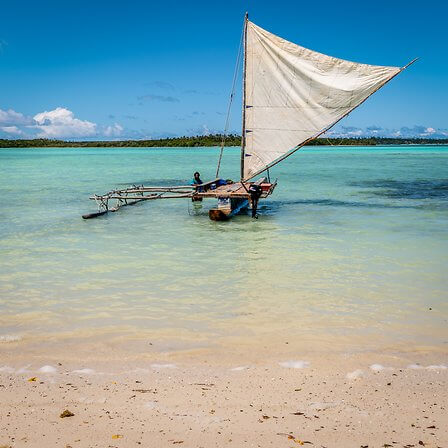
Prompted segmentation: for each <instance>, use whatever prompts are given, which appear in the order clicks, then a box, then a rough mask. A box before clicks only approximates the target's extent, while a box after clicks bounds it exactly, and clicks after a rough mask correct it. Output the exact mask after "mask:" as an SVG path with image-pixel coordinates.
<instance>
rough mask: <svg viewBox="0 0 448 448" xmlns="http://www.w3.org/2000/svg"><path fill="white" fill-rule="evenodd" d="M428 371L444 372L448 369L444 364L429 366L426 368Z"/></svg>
mask: <svg viewBox="0 0 448 448" xmlns="http://www.w3.org/2000/svg"><path fill="white" fill-rule="evenodd" d="M426 368H427V369H428V370H446V369H448V367H447V366H445V365H444V364H440V365H431V366H428V367H426Z"/></svg>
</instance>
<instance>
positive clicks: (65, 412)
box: [59, 409, 75, 418]
mask: <svg viewBox="0 0 448 448" xmlns="http://www.w3.org/2000/svg"><path fill="white" fill-rule="evenodd" d="M74 415H75V414H73V412H71V411H69V410H68V409H66V410H65V411H64V412H62V414H61V415H60V416H59V417H60V418H65V417H73V416H74Z"/></svg>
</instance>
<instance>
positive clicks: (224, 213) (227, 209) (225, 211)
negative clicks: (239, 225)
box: [208, 198, 249, 221]
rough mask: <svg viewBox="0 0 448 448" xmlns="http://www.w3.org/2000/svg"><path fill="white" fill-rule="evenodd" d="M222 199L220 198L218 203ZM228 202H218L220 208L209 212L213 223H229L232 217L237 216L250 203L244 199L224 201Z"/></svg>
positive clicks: (226, 199)
mask: <svg viewBox="0 0 448 448" xmlns="http://www.w3.org/2000/svg"><path fill="white" fill-rule="evenodd" d="M220 200H222V198H218V201H220ZM224 200H225V201H226V202H224V204H220V202H218V208H212V209H211V210H209V212H208V216H209V218H210V219H211V220H212V221H227V220H228V219H230V218H231V217H232V216H235V215H237V214H238V213H240V212H242V211H243V210H245V209H246V208H247V207H248V206H249V201H248V200H247V199H243V198H234V199H229V198H225V199H224Z"/></svg>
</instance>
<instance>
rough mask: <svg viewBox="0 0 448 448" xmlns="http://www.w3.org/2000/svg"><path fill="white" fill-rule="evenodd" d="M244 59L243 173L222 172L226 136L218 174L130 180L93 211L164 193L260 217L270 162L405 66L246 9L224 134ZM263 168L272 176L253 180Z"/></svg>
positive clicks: (219, 215) (215, 216)
mask: <svg viewBox="0 0 448 448" xmlns="http://www.w3.org/2000/svg"><path fill="white" fill-rule="evenodd" d="M241 61H243V76H242V78H243V82H242V84H243V86H242V90H243V109H242V138H241V167H240V168H241V178H240V179H241V180H240V181H239V182H236V183H233V182H229V181H224V180H222V179H220V178H219V169H220V165H221V158H222V155H223V149H224V146H225V137H224V138H223V141H222V144H221V151H220V154H219V160H218V167H217V170H216V179H215V180H212V181H210V182H207V183H203V184H200V185H178V186H171V187H154V186H144V185H141V186H136V185H134V186H131V187H129V188H125V189H121V190H112V191H109V192H108V193H106V194H102V195H93V196H91V197H90V199H92V200H94V201H95V202H96V203H97V206H98V211H97V212H95V213H88V214H85V215H83V218H84V219H90V218H96V217H98V216H102V215H105V214H106V213H109V212H116V211H117V210H119V209H121V208H122V207H124V206H128V205H134V204H137V203H139V202H142V201H151V200H159V199H189V200H192V201H202V200H203V199H209V198H213V199H217V200H218V206H217V207H216V208H214V209H211V210H209V217H210V219H212V220H216V221H220V220H226V219H229V218H231V217H232V216H234V215H236V214H237V213H240V212H241V211H243V210H246V209H247V208H252V217H254V218H255V217H257V205H258V200H259V199H264V198H266V197H268V196H269V195H271V194H272V192H273V191H274V189H275V187H276V185H277V181H275V182H272V183H271V182H270V177H269V169H270V168H271V167H273V166H274V165H276V164H277V163H279V162H281V161H283V160H285V159H286V158H287V157H289V156H290V155H292V154H294V153H295V152H296V151H298V150H299V149H300V148H302V147H303V146H304V145H306V144H307V143H308V142H310V141H311V140H314V139H315V138H317V137H319V136H320V135H322V134H323V133H325V132H327V131H328V130H329V129H331V128H332V127H333V126H334V125H335V124H336V123H338V122H339V121H340V120H342V119H343V118H344V117H346V116H347V115H348V114H349V113H350V112H352V111H353V110H354V109H356V108H357V107H358V106H360V105H361V104H362V103H363V102H364V101H366V99H367V98H369V97H370V96H371V95H373V94H374V93H375V92H376V91H377V90H379V89H380V88H381V87H383V86H384V85H385V84H386V83H388V82H389V81H390V80H391V79H393V78H394V77H395V76H397V75H398V74H399V73H401V72H402V71H403V70H404V69H406V68H407V67H408V66H409V65H411V64H412V63H414V62H415V61H416V59H414V60H413V61H411V62H410V63H409V64H407V65H405V66H404V67H387V66H379V65H367V64H360V63H356V62H350V61H346V60H343V59H337V58H334V57H331V56H327V55H324V54H321V53H317V52H315V51H312V50H309V49H307V48H304V47H301V46H299V45H296V44H294V43H292V42H288V41H287V40H285V39H282V38H281V37H279V36H276V35H275V34H272V33H270V32H268V31H266V30H264V29H263V28H260V27H259V26H257V25H255V24H254V23H253V22H251V21H249V19H248V15H247V14H246V16H245V19H244V27H243V32H242V37H241V42H240V48H239V51H238V55H237V60H236V65H235V72H234V77H233V85H232V91H231V95H230V100H229V104H228V109H227V118H226V125H225V130H224V136H225V135H226V133H227V130H228V127H229V123H230V119H229V118H230V111H231V106H232V101H233V98H234V93H235V85H236V80H237V78H238V73H239V69H240V66H241ZM263 172H267V175H268V177H267V178H266V177H264V178H262V179H259V180H257V181H252V179H254V178H255V177H257V176H259V175H260V174H262V173H263Z"/></svg>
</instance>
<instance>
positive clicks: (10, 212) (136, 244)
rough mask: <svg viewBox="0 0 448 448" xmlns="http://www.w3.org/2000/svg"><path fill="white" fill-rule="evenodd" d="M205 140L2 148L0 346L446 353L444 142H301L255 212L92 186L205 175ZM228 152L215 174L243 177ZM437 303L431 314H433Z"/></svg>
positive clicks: (208, 157)
mask: <svg viewBox="0 0 448 448" xmlns="http://www.w3.org/2000/svg"><path fill="white" fill-rule="evenodd" d="M216 161H217V149H216V148H198V149H181V148H176V149H173V148H169V149H145V148H139V149H113V148H112V149H111V148H99V149H65V148H64V149H2V150H0V174H1V176H0V191H1V198H2V205H1V208H0V222H1V225H0V251H1V259H0V342H2V341H3V342H6V341H9V340H11V339H19V340H20V343H21V344H26V343H27V341H33V343H34V344H36V343H39V342H42V344H44V343H45V342H46V341H49V340H51V341H57V340H70V339H73V340H75V339H77V340H82V339H83V338H90V339H92V338H93V339H94V338H99V339H100V338H102V337H104V336H105V335H107V337H108V338H110V339H111V340H112V338H113V340H117V341H118V340H121V341H132V340H134V341H139V340H148V338H149V339H150V340H158V341H162V342H160V344H161V345H160V346H161V347H169V348H174V349H176V348H195V347H204V346H205V347H206V346H213V345H222V346H236V345H238V346H245V345H247V344H249V345H256V344H266V343H272V344H274V343H275V342H276V341H279V343H280V341H285V340H288V341H289V343H290V344H297V345H298V346H301V345H303V346H307V347H308V348H309V347H313V348H314V349H316V350H318V349H321V348H323V349H327V348H329V347H333V348H340V349H341V350H346V349H363V348H381V347H394V348H404V347H405V348H418V347H432V348H443V347H445V348H446V344H447V343H448V332H447V328H448V305H447V302H448V301H447V295H448V275H447V272H448V269H447V268H448V225H447V221H448V147H418V146H412V147H388V148H373V149H372V148H353V147H350V148H343V147H332V148H307V149H304V150H302V151H300V152H298V153H297V154H296V155H294V156H292V157H291V158H289V159H288V160H287V161H285V162H284V163H282V164H280V165H278V166H277V167H275V168H274V169H272V172H271V176H272V177H274V178H275V177H278V179H279V184H278V187H277V189H276V191H275V193H274V195H273V196H271V197H270V198H269V199H268V200H265V201H264V202H262V203H261V209H260V218H259V219H258V220H252V219H251V218H250V217H249V216H247V215H246V216H238V217H236V218H235V219H233V220H232V221H230V222H225V223H217V222H212V221H210V220H209V219H208V216H207V210H208V208H210V207H212V206H214V205H215V203H214V201H213V200H211V201H210V202H206V201H204V203H203V205H202V207H201V206H200V205H197V204H196V205H194V204H192V203H191V202H189V201H188V200H185V199H175V200H172V201H168V200H167V201H154V202H151V203H144V204H138V205H136V206H134V207H129V208H124V209H122V210H120V211H119V212H118V213H112V214H110V215H109V216H106V217H101V218H98V219H94V220H89V221H84V220H82V219H81V214H83V213H86V212H88V211H95V205H94V204H93V203H92V202H91V201H89V200H88V196H89V195H90V194H92V193H103V192H106V191H108V190H109V189H112V188H116V187H123V186H125V185H128V184H133V183H136V184H141V183H145V184H148V185H151V184H152V185H170V184H184V183H185V182H187V181H188V180H189V179H190V177H191V175H192V173H193V172H194V171H195V170H199V171H200V172H201V177H202V179H210V178H213V177H214V169H215V166H216ZM238 166H239V151H238V149H237V148H229V149H226V153H225V156H224V162H223V168H222V175H223V176H225V177H227V178H228V177H231V178H232V177H233V178H237V176H238ZM429 308H431V310H430V309H429Z"/></svg>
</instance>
